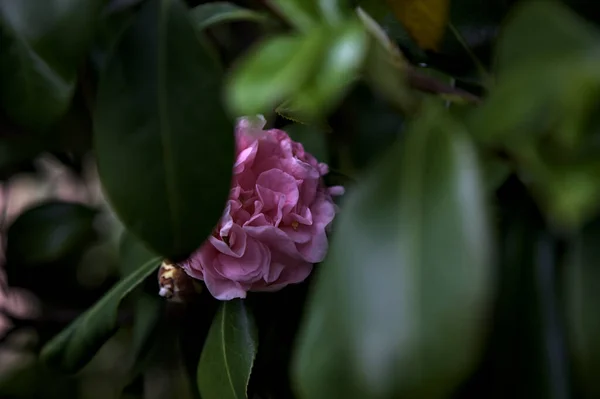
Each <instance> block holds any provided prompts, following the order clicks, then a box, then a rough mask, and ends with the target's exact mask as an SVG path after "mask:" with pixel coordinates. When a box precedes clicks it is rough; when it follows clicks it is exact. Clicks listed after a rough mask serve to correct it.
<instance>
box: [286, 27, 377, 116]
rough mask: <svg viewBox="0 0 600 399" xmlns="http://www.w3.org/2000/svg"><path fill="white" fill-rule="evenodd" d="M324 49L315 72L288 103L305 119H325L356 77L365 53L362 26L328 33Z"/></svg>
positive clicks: (366, 40)
mask: <svg viewBox="0 0 600 399" xmlns="http://www.w3.org/2000/svg"><path fill="white" fill-rule="evenodd" d="M324 34H325V35H326V37H327V38H328V39H327V41H326V43H327V47H326V48H325V49H324V50H323V53H322V54H321V56H320V57H319V63H318V66H317V69H316V71H315V72H314V74H313V75H312V76H311V78H310V79H309V80H308V81H307V82H306V83H305V84H304V85H303V86H302V87H301V89H300V90H298V92H297V93H295V94H294V95H293V96H292V97H291V98H290V99H289V104H288V105H287V106H288V107H290V108H292V109H295V110H296V113H297V114H300V115H306V117H307V118H308V119H314V118H316V117H319V116H322V115H327V113H328V112H330V111H331V110H332V109H333V108H334V107H335V106H337V105H338V103H339V101H340V100H341V98H342V97H343V95H344V94H345V93H346V89H347V88H348V86H350V84H351V83H354V82H355V81H356V80H357V79H358V77H359V72H360V69H361V67H362V66H363V61H364V59H365V56H366V53H367V49H368V37H367V34H366V31H365V30H364V29H363V27H362V24H360V23H359V22H358V21H354V20H353V21H351V22H348V23H346V24H343V25H340V26H336V27H335V28H331V29H328V30H327V32H326V33H324Z"/></svg>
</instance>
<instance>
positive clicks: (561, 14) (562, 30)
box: [496, 0, 600, 74]
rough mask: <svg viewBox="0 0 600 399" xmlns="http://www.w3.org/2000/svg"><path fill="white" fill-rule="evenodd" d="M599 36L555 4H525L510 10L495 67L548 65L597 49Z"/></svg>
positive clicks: (591, 27) (566, 9)
mask: <svg viewBox="0 0 600 399" xmlns="http://www.w3.org/2000/svg"><path fill="white" fill-rule="evenodd" d="M599 40H600V33H599V32H598V30H597V29H595V28H594V27H593V26H592V25H591V24H589V23H588V22H587V21H585V20H584V19H583V18H581V17H579V16H578V15H576V14H575V13H574V12H573V11H571V10H570V9H569V8H568V7H567V6H565V5H564V4H562V3H560V2H556V1H551V2H548V1H540V0H535V1H527V2H524V3H523V4H522V5H521V6H518V7H517V9H515V10H514V14H513V17H512V18H510V19H509V20H508V21H507V22H506V25H505V27H504V29H503V31H502V34H501V35H500V38H499V40H498V43H497V45H496V68H497V70H498V72H499V73H500V74H503V73H504V72H505V71H507V70H510V69H513V68H519V67H525V66H532V65H542V64H546V65H547V64H551V63H553V62H554V61H558V60H561V59H565V58H570V57H574V56H581V55H582V53H587V52H589V51H590V50H591V49H597V48H599V46H600V45H599V44H598V43H599Z"/></svg>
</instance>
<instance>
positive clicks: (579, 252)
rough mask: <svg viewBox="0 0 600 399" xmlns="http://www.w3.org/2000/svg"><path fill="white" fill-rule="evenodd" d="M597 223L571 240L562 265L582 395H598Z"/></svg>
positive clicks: (599, 260) (599, 272)
mask: <svg viewBox="0 0 600 399" xmlns="http://www.w3.org/2000/svg"><path fill="white" fill-rule="evenodd" d="M599 239H600V223H599V221H598V220H597V219H596V220H595V221H593V222H592V223H590V224H589V225H588V226H586V227H585V228H584V229H583V231H582V232H580V233H579V234H578V235H577V237H576V238H575V239H574V240H573V243H572V248H571V251H570V257H569V264H567V267H566V268H565V272H566V274H565V277H566V278H565V280H564V284H565V286H564V289H565V299H566V306H565V310H566V313H565V314H566V318H567V329H568V333H569V339H570V347H571V348H570V349H571V353H572V356H573V362H574V374H575V377H576V378H577V382H578V387H579V390H580V391H581V393H582V394H583V396H582V398H590V399H591V398H596V397H598V396H599V395H600V386H599V385H598V378H597V376H598V370H600V341H598V334H599V333H600V314H599V313H598V304H599V303H600V290H599V289H598V286H599V284H600V267H598V266H599V265H600V246H599V245H598V242H599Z"/></svg>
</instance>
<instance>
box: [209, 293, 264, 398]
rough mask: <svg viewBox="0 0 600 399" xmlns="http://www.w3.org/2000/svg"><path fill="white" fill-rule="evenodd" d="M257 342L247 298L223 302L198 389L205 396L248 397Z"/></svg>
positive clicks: (210, 337)
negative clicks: (247, 392)
mask: <svg viewBox="0 0 600 399" xmlns="http://www.w3.org/2000/svg"><path fill="white" fill-rule="evenodd" d="M257 344H258V332H257V330H256V326H255V324H254V318H253V317H252V314H251V313H250V311H249V310H248V309H247V308H246V305H245V303H244V301H242V300H240V299H234V300H232V301H227V302H223V304H222V305H221V308H220V309H219V311H218V312H217V314H216V316H215V318H214V320H213V324H212V326H211V327H210V331H209V332H208V337H207V338H206V342H205V343H204V349H203V350H202V355H201V357H200V362H199V363H198V389H199V391H200V395H201V396H202V398H203V399H230V398H232V399H242V398H247V395H246V389H247V387H248V382H249V381H250V371H251V370H252V364H253V363H254V358H255V357H256V352H257Z"/></svg>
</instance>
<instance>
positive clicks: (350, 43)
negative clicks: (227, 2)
mask: <svg viewBox="0 0 600 399" xmlns="http://www.w3.org/2000/svg"><path fill="white" fill-rule="evenodd" d="M324 38H325V39H324ZM367 43H368V42H367V37H366V34H365V32H364V30H363V29H362V26H361V25H360V24H358V23H356V22H355V21H352V22H348V23H346V24H342V25H339V26H336V27H320V28H315V29H314V30H312V31H311V32H310V33H309V34H308V35H307V36H304V37H293V36H287V37H277V38H275V39H270V40H269V41H267V42H266V43H263V44H262V45H261V46H260V47H259V48H257V49H256V50H255V51H254V52H252V53H251V54H250V55H249V56H247V57H246V58H245V59H244V60H243V61H242V62H241V63H240V65H238V68H237V69H236V70H235V71H234V72H233V74H232V76H231V79H230V82H229V83H230V84H229V88H228V98H229V103H230V105H231V108H232V109H233V110H234V112H235V113H238V114H245V115H251V114H258V113H265V112H267V111H270V110H271V109H272V107H273V106H275V105H276V104H278V103H282V102H284V101H285V102H284V104H283V105H282V107H283V108H284V109H285V110H286V112H288V113H290V112H291V114H293V115H294V117H296V118H298V119H299V120H308V121H314V120H316V119H318V118H319V117H321V116H323V115H326V114H327V113H328V112H329V111H330V110H331V109H332V108H333V107H334V106H336V105H337V103H338V102H339V100H340V98H341V97H342V96H343V94H344V91H345V89H346V87H347V86H348V85H349V84H350V83H352V81H353V80H354V79H356V78H357V77H358V73H359V69H360V67H361V66H362V62H363V59H364V57H365V55H366V50H367Z"/></svg>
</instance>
